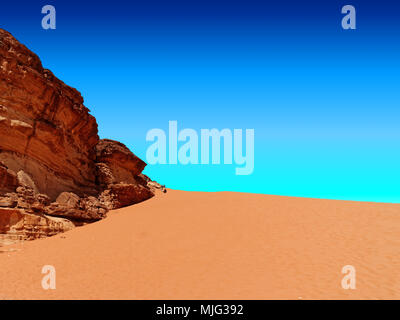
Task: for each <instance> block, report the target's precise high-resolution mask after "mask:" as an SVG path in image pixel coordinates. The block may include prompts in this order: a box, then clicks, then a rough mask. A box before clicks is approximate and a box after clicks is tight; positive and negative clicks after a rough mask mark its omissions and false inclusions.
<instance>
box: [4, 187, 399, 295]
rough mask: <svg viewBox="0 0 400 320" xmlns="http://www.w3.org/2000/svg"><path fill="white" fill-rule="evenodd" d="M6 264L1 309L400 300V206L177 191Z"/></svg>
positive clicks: (27, 249)
mask: <svg viewBox="0 0 400 320" xmlns="http://www.w3.org/2000/svg"><path fill="white" fill-rule="evenodd" d="M0 252H1V253H0V270H1V271H0V284H1V287H0V299H299V297H301V298H302V299H333V298H334V299H338V298H339V299H342V298H343V299H359V298H367V299H377V298H386V299H393V298H397V299H400V205H391V204H374V203H357V202H345V201H332V200H316V199H301V198H287V197H276V196H265V195H252V194H240V193H195V192H183V191H169V192H168V193H167V194H166V195H163V194H161V195H159V196H158V197H157V198H155V199H152V200H149V201H147V202H144V203H141V204H139V205H135V206H132V207H129V208H124V209H120V210H116V211H113V212H111V213H110V214H109V218H107V219H106V220H103V221H101V222H98V223H95V224H91V225H88V226H85V227H82V228H77V229H75V230H73V231H70V232H68V233H66V234H63V235H58V236H56V237H53V238H49V239H45V240H39V241H35V242H29V243H24V244H19V245H14V246H11V247H3V248H0ZM44 265H53V266H55V268H56V271H57V289H56V290H49V291H45V290H43V289H42V287H41V280H42V277H43V275H42V274H41V269H42V267H43V266H44ZM344 265H353V266H354V267H355V268H356V271H357V283H356V285H357V289H356V290H344V289H342V287H341V279H342V277H343V276H344V275H343V274H342V273H341V270H342V267H343V266H344Z"/></svg>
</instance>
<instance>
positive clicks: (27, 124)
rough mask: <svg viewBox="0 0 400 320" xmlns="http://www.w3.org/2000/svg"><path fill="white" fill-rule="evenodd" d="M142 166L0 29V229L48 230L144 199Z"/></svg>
mask: <svg viewBox="0 0 400 320" xmlns="http://www.w3.org/2000/svg"><path fill="white" fill-rule="evenodd" d="M145 166H146V163H145V162H143V161H142V160H140V159H139V158H138V157H136V156H135V155H134V154H133V153H132V152H131V151H130V150H129V149H128V148H127V147H126V146H125V145H123V144H122V143H119V142H117V141H113V140H99V137H98V131H97V122H96V119H95V118H94V117H93V116H92V115H90V113H89V110H88V109H87V108H86V107H85V106H84V104H83V98H82V96H81V94H80V93H79V92H78V91H77V90H76V89H74V88H71V87H69V86H67V85H66V84H65V83H63V82H62V81H61V80H59V79H58V78H56V77H55V76H54V75H53V74H52V72H51V71H49V70H47V69H45V68H43V66H42V63H41V61H40V60H39V58H38V56H37V55H35V54H34V53H32V52H31V51H30V50H29V49H27V48H26V47H25V46H24V45H22V44H20V43H19V42H18V41H17V40H16V39H15V38H14V37H13V36H12V35H11V34H10V33H8V32H7V31H4V30H2V29H0V208H1V211H0V234H11V235H12V237H14V238H18V239H33V238H35V236H34V235H33V234H32V232H34V231H32V230H37V235H38V237H42V236H50V235H53V234H55V233H57V232H61V231H65V230H67V229H68V230H69V229H70V228H71V225H79V224H81V223H83V222H91V221H96V220H99V219H103V218H104V217H105V216H106V214H107V211H108V210H111V209H115V208H120V207H123V206H128V205H132V204H135V203H138V202H141V201H144V200H147V199H149V198H151V197H152V196H153V195H154V190H155V189H154V188H153V186H151V185H149V181H147V180H146V179H143V177H142V176H141V173H142V171H143V169H144V168H145ZM10 210H11V211H10ZM24 215H26V216H24ZM17 216H18V219H17V218H15V217H17ZM32 216H34V217H35V218H33V217H32ZM11 217H12V218H11ZM54 219H58V220H54ZM60 219H61V220H60ZM21 221H22V222H21ZM65 221H67V222H69V223H67V222H65ZM64 222H65V223H64ZM36 223H37V224H38V226H39V225H40V226H42V227H43V228H42V227H40V226H39V229H35V228H34V226H35V224H36ZM10 230H11V231H10ZM28 231H29V232H28ZM0 243H1V242H0Z"/></svg>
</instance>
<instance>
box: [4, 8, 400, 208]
mask: <svg viewBox="0 0 400 320" xmlns="http://www.w3.org/2000/svg"><path fill="white" fill-rule="evenodd" d="M44 4H47V3H43V1H30V2H29V3H28V2H26V5H25V6H22V7H20V8H16V7H15V6H16V5H13V4H7V5H5V6H7V8H6V9H7V10H3V11H2V12H1V13H0V19H1V20H0V21H2V25H1V27H2V28H4V29H6V30H8V31H10V32H11V33H12V34H13V35H14V36H15V37H16V38H17V39H19V40H20V41H22V42H23V43H24V44H25V45H27V46H28V48H30V49H31V50H33V51H34V52H35V53H37V54H38V55H39V56H40V58H41V60H42V62H43V65H44V66H45V67H46V68H49V69H51V70H52V71H53V72H54V74H55V75H56V76H57V77H59V78H60V79H62V80H63V81H64V82H66V83H67V84H68V85H71V86H73V87H75V88H77V89H78V90H79V91H80V92H81V93H82V95H83V97H84V98H85V105H86V106H87V107H88V108H89V109H90V110H91V112H92V114H93V115H94V116H95V117H96V118H97V121H98V124H99V132H100V136H101V137H102V138H110V139H115V140H118V141H121V142H123V143H125V144H126V145H127V146H128V147H130V148H131V149H132V150H133V151H134V152H135V154H137V155H138V156H140V157H141V158H142V159H145V155H146V149H147V148H148V146H149V145H150V144H151V143H149V142H146V140H145V138H146V133H147V132H148V131H149V130H150V129H153V128H161V129H163V130H164V131H165V132H168V122H169V121H171V120H176V121H178V128H179V130H180V129H184V128H192V129H195V130H198V132H200V129H212V128H217V129H224V128H229V129H232V130H233V129H235V128H237V129H244V130H245V129H254V130H255V164H254V172H253V174H252V175H249V176H237V175H235V167H236V166H235V165H214V166H213V165H187V166H183V165H151V166H150V165H149V166H148V167H147V168H146V169H145V173H146V174H147V175H149V176H150V177H151V178H153V179H155V180H157V181H159V182H160V183H162V184H165V185H166V186H167V187H169V188H172V189H181V190H196V191H240V192H252V193H265V194H275V195H288V196H299V197H312V198H327V199H343V200H361V201H378V202H396V203H400V191H399V187H398V184H399V181H400V169H399V163H400V148H399V138H400V125H399V123H400V108H399V107H400V105H399V102H400V90H399V88H400V86H399V85H400V78H399V75H400V72H399V71H400V59H399V57H400V42H399V39H400V21H399V19H398V17H399V16H400V5H399V4H396V3H395V2H392V1H380V2H379V7H378V6H377V4H376V3H375V2H373V1H352V4H353V5H354V6H355V7H356V10H357V29H356V30H343V29H342V28H341V19H342V17H343V15H342V14H341V7H342V6H343V5H344V4H347V3H342V2H340V1H322V3H321V1H319V2H318V1H304V2H302V4H299V3H298V2H296V1H286V0H285V1H282V2H279V4H277V3H275V2H274V3H272V2H271V3H269V2H268V1H229V2H228V1H186V2H184V1H164V2H162V1H148V2H136V1H130V2H127V1H121V0H116V1H113V5H112V6H110V5H107V4H106V3H97V4H96V5H92V2H90V1H87V2H85V3H81V2H78V1H75V0H72V1H69V2H67V1H52V4H53V5H54V6H55V7H56V9H57V29H56V30H53V31H44V30H42V29H41V28H40V21H41V17H42V15H41V12H40V10H41V6H42V5H44ZM10 13H12V14H10Z"/></svg>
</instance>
